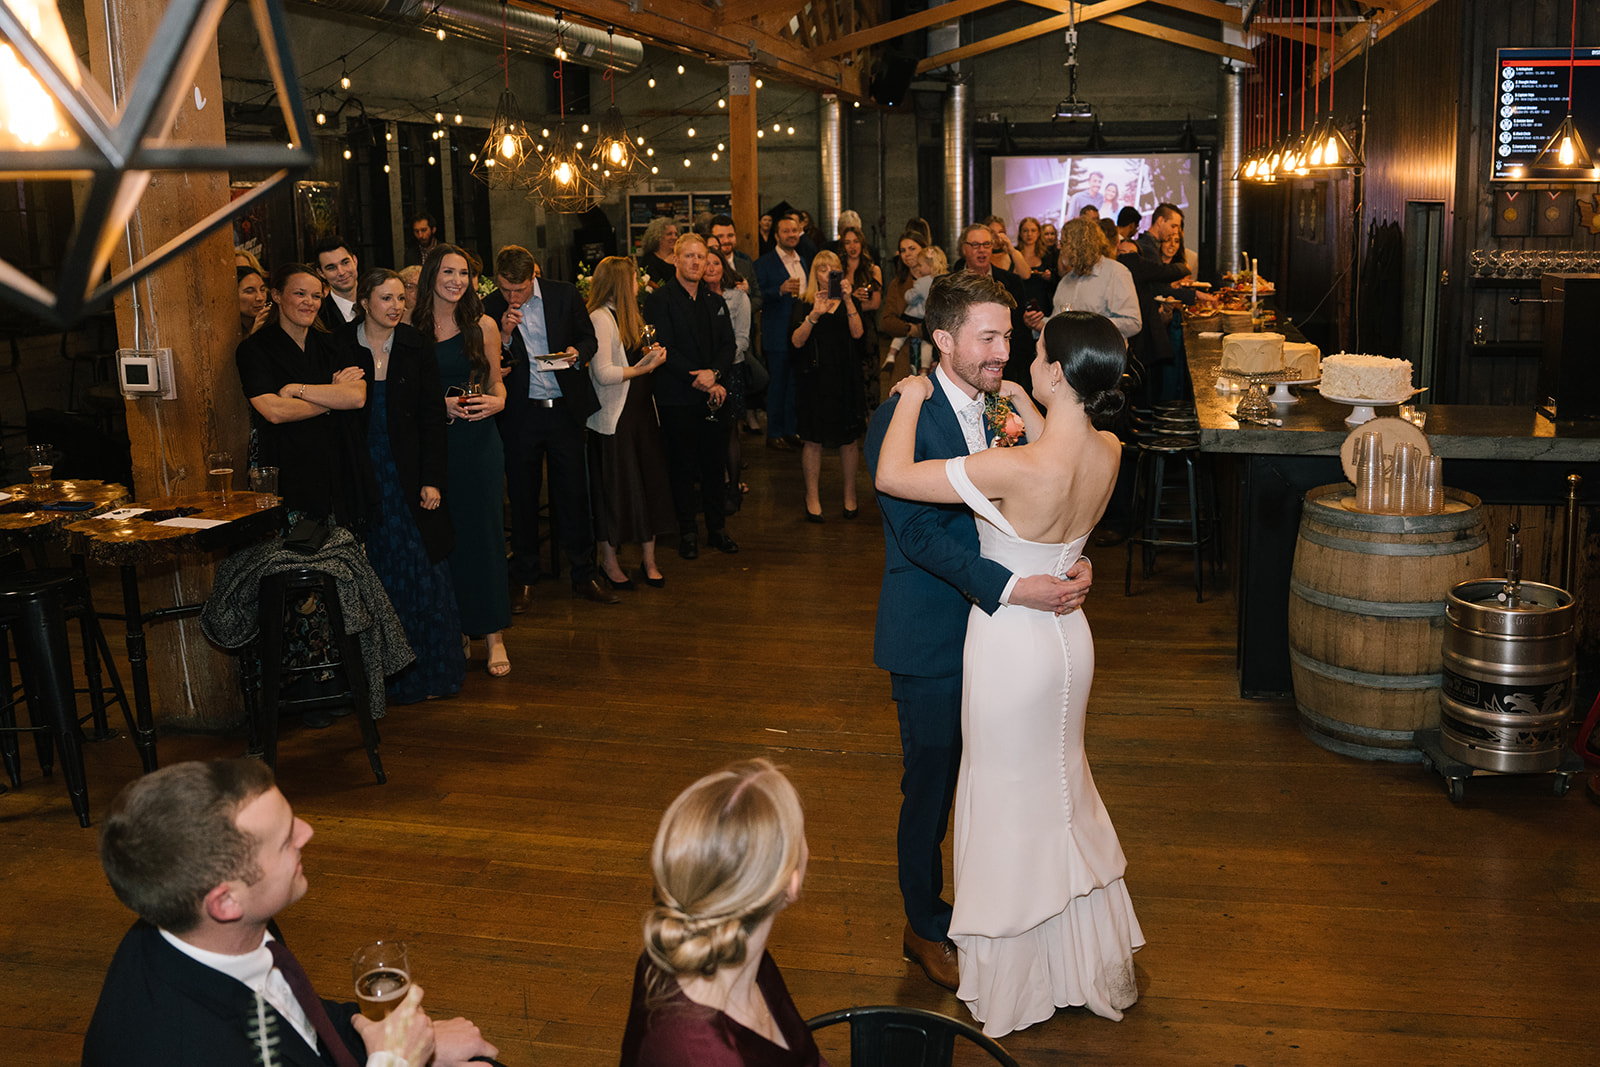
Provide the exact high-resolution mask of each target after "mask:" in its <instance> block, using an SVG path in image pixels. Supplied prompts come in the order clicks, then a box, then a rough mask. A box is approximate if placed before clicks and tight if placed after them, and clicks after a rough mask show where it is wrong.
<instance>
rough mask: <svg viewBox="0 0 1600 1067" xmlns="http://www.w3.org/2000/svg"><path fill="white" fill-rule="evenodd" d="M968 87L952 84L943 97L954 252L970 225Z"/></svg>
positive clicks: (947, 216) (947, 220)
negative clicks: (962, 233) (963, 232)
mask: <svg viewBox="0 0 1600 1067" xmlns="http://www.w3.org/2000/svg"><path fill="white" fill-rule="evenodd" d="M969 217H970V212H969V211H968V208H967V86H966V83H965V82H951V83H950V89H949V91H948V92H947V93H946V94H945V98H944V225H945V247H946V248H948V249H950V250H951V252H952V256H951V258H952V260H953V259H954V258H955V257H954V255H953V253H954V251H955V248H956V246H957V245H958V244H960V243H961V242H960V236H961V227H963V226H965V225H966V224H967V221H968V219H969Z"/></svg>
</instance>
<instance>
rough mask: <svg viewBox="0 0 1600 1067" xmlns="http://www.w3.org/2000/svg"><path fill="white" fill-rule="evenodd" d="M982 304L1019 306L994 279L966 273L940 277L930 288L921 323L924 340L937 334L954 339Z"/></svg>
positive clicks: (963, 271)
mask: <svg viewBox="0 0 1600 1067" xmlns="http://www.w3.org/2000/svg"><path fill="white" fill-rule="evenodd" d="M979 304H1000V305H1002V306H1003V307H1005V308H1006V309H1007V310H1010V309H1012V308H1015V307H1016V306H1017V302H1016V301H1015V300H1013V299H1012V298H1011V294H1010V293H1008V292H1006V287H1005V286H1003V285H1001V284H1000V283H999V282H997V281H995V279H994V277H993V276H992V275H988V274H973V273H972V272H971V271H966V270H958V271H956V272H955V273H954V274H941V275H940V276H939V277H937V278H935V279H934V280H933V284H932V285H931V286H929V287H928V303H927V306H926V308H925V309H924V311H923V319H922V328H923V334H924V336H926V337H932V336H933V332H934V331H935V330H944V331H945V332H946V333H948V334H950V336H952V337H954V336H955V334H956V331H957V330H959V329H961V327H962V325H963V324H964V323H965V322H966V321H967V313H968V312H969V311H971V310H972V309H973V308H974V307H977V306H978V305H979Z"/></svg>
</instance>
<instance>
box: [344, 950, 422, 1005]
mask: <svg viewBox="0 0 1600 1067" xmlns="http://www.w3.org/2000/svg"><path fill="white" fill-rule="evenodd" d="M350 971H351V974H352V975H353V976H354V978H355V981H356V1000H357V1001H359V1002H360V1004H361V1014H362V1015H365V1016H366V1017H367V1018H369V1019H371V1020H372V1021H373V1022H378V1021H379V1020H381V1019H384V1018H386V1017H387V1016H388V1014H389V1013H390V1012H391V1011H393V1010H394V1009H395V1006H396V1005H398V1004H399V1003H400V1001H401V1000H402V999H403V998H404V997H405V995H406V990H407V989H410V988H411V965H410V963H408V962H407V960H406V944H405V942H404V941H374V942H372V944H370V945H363V946H361V947H360V948H359V949H357V950H356V954H355V955H354V956H352V957H350Z"/></svg>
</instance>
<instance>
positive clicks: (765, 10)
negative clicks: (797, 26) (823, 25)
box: [716, 0, 805, 26]
mask: <svg viewBox="0 0 1600 1067" xmlns="http://www.w3.org/2000/svg"><path fill="white" fill-rule="evenodd" d="M804 6H805V0H728V2H727V3H725V4H723V5H722V9H721V10H720V11H719V12H717V14H716V22H717V25H719V26H731V25H733V24H734V23H738V22H744V21H746V20H747V19H750V18H752V17H753V16H756V15H769V16H770V15H781V16H782V17H783V20H784V21H785V22H788V21H789V20H790V19H792V18H794V16H795V15H797V14H799V13H800V9H801V8H803V7H804Z"/></svg>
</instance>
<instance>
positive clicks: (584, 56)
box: [300, 0, 644, 74]
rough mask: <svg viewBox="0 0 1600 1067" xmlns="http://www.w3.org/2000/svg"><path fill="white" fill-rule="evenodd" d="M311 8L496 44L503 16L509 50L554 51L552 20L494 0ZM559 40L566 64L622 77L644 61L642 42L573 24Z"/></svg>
mask: <svg viewBox="0 0 1600 1067" xmlns="http://www.w3.org/2000/svg"><path fill="white" fill-rule="evenodd" d="M300 2H301V3H303V4H306V5H308V6H311V7H319V8H326V9H328V10H330V11H339V12H343V13H344V14H347V15H357V16H359V17H361V18H364V19H369V20H371V21H373V22H378V23H381V24H383V25H385V26H389V27H393V26H394V25H395V24H396V23H402V24H405V23H409V24H411V25H415V26H426V27H427V28H428V29H430V30H434V29H443V30H444V31H445V32H446V33H453V34H455V35H456V36H458V37H468V38H471V39H473V40H476V41H483V42H485V43H486V44H491V45H494V46H495V47H496V48H498V47H499V46H500V41H501V21H500V20H501V17H502V15H504V18H505V31H504V32H505V39H506V41H507V42H508V44H509V47H510V49H511V51H513V52H521V53H525V54H527V55H531V56H534V57H535V58H539V59H550V58H553V57H554V56H555V51H556V20H555V19H553V18H551V17H550V16H549V15H539V14H535V13H534V12H532V11H529V10H528V9H527V8H524V7H516V6H513V5H511V4H506V5H504V6H502V5H501V4H500V3H499V0H439V2H438V4H437V6H436V5H435V0H300ZM560 26H561V37H562V39H563V40H564V41H565V43H566V49H567V62H569V63H576V64H578V65H579V66H584V67H594V68H597V69H599V70H604V69H605V68H606V67H608V66H611V67H615V68H616V69H617V70H618V71H619V72H620V73H623V74H627V73H631V72H632V71H635V70H637V69H639V64H640V63H642V62H643V61H644V44H643V43H642V42H640V41H638V40H636V39H635V38H632V37H623V36H620V35H618V36H611V35H609V34H607V33H606V32H605V31H604V30H601V29H596V28H595V27H593V26H586V25H583V24H581V23H577V22H567V21H562V22H561V24H560Z"/></svg>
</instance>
